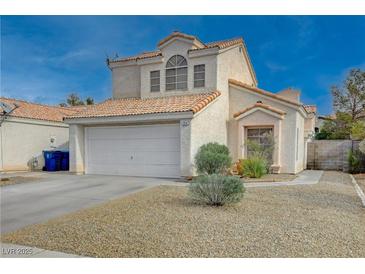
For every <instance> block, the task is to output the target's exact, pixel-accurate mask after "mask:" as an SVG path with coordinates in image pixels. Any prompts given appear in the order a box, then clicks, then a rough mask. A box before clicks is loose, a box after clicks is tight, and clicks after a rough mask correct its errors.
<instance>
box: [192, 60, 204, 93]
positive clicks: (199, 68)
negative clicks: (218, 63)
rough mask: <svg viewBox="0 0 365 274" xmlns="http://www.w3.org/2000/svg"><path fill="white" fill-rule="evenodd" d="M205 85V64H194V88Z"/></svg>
mask: <svg viewBox="0 0 365 274" xmlns="http://www.w3.org/2000/svg"><path fill="white" fill-rule="evenodd" d="M204 86H205V65H196V66H194V88H202V87H204Z"/></svg>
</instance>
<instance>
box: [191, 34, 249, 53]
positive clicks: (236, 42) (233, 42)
mask: <svg viewBox="0 0 365 274" xmlns="http://www.w3.org/2000/svg"><path fill="white" fill-rule="evenodd" d="M239 44H243V39H242V37H237V38H231V39H227V40H222V41H215V42H209V43H207V44H206V45H205V48H202V49H206V48H219V49H225V48H229V47H231V46H234V45H239ZM193 50H199V49H193Z"/></svg>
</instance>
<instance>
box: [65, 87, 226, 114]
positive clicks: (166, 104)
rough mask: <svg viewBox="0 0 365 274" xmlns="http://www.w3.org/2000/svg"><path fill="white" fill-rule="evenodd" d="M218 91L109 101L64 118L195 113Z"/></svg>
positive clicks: (212, 98)
mask: <svg viewBox="0 0 365 274" xmlns="http://www.w3.org/2000/svg"><path fill="white" fill-rule="evenodd" d="M220 94H221V93H220V92H219V91H214V92H210V93H203V94H191V95H181V96H165V97H156V98H144V99H140V98H124V99H109V100H106V101H104V102H103V103H100V104H97V105H92V106H90V107H88V108H87V109H86V110H84V111H80V112H78V113H76V114H74V115H71V116H68V117H66V118H67V119H72V118H93V117H111V116H130V115H142V114H154V113H172V112H187V111H192V112H193V113H197V112H199V111H200V110H202V109H203V108H204V107H206V106H207V105H208V104H209V103H210V102H212V101H214V99H216V98H217V97H218V96H220Z"/></svg>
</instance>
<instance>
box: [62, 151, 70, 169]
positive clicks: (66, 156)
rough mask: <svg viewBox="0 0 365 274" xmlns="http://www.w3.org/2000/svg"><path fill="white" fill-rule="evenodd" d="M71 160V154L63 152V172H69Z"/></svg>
mask: <svg viewBox="0 0 365 274" xmlns="http://www.w3.org/2000/svg"><path fill="white" fill-rule="evenodd" d="M69 159H70V154H69V152H68V151H62V159H61V170H69V166H70V164H69Z"/></svg>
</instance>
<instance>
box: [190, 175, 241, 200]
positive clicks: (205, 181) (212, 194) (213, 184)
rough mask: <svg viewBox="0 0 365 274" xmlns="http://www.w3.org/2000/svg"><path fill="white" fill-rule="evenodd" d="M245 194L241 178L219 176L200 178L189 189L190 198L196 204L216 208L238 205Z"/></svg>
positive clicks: (194, 180) (203, 176) (202, 176)
mask: <svg viewBox="0 0 365 274" xmlns="http://www.w3.org/2000/svg"><path fill="white" fill-rule="evenodd" d="M244 192H245V188H244V186H243V183H242V181H241V180H240V178H238V177H234V176H224V175H218V174H212V175H201V176H198V177H196V178H194V179H193V181H192V183H191V184H190V187H189V196H190V197H191V199H192V200H193V201H194V202H198V203H204V204H208V205H214V206H222V205H224V204H228V203H237V202H239V201H240V200H241V199H242V197H243V193H244Z"/></svg>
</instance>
